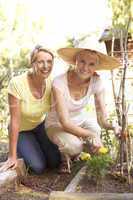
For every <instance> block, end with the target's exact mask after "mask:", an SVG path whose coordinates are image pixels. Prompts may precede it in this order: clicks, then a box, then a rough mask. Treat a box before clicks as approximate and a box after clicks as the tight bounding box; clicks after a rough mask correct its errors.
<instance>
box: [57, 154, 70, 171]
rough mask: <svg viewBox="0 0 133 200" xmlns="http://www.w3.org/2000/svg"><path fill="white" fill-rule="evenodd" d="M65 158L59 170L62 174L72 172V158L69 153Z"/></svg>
mask: <svg viewBox="0 0 133 200" xmlns="http://www.w3.org/2000/svg"><path fill="white" fill-rule="evenodd" d="M65 158H66V159H65V160H63V161H62V163H61V165H60V168H59V171H58V172H59V173H60V174H71V158H70V157H69V156H68V155H67V156H65Z"/></svg>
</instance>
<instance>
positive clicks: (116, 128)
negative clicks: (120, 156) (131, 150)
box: [113, 124, 122, 138]
mask: <svg viewBox="0 0 133 200" xmlns="http://www.w3.org/2000/svg"><path fill="white" fill-rule="evenodd" d="M113 129H114V133H115V135H116V137H118V138H120V136H121V131H122V127H121V126H119V125H118V124H115V125H114V127H113Z"/></svg>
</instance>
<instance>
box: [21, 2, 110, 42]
mask: <svg viewBox="0 0 133 200" xmlns="http://www.w3.org/2000/svg"><path fill="white" fill-rule="evenodd" d="M19 1H20V2H27V4H29V6H30V10H29V14H30V15H31V17H32V18H38V17H40V16H45V18H46V22H45V26H46V35H45V42H47V41H48V43H49V45H52V46H53V45H54V46H57V44H58V45H60V44H62V43H63V42H64V41H65V40H66V37H68V36H70V37H72V36H74V37H80V35H83V34H87V33H90V32H93V31H101V32H102V31H103V29H104V28H105V27H107V26H108V25H110V23H111V20H110V19H111V10H110V9H109V8H108V6H107V4H108V0H37V1H33V0H19Z"/></svg>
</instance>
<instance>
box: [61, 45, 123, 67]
mask: <svg viewBox="0 0 133 200" xmlns="http://www.w3.org/2000/svg"><path fill="white" fill-rule="evenodd" d="M83 50H89V51H91V52H96V54H97V56H98V57H99V64H98V65H97V66H96V70H112V69H115V68H118V67H119V66H120V62H119V61H118V60H117V59H116V58H114V57H111V56H107V55H105V54H103V53H101V52H99V51H96V50H92V49H87V48H60V49H58V51H57V53H58V55H59V56H60V57H61V58H62V59H63V60H64V61H66V62H67V63H69V64H71V65H75V62H76V59H75V58H76V55H77V54H78V53H79V52H81V51H83Z"/></svg>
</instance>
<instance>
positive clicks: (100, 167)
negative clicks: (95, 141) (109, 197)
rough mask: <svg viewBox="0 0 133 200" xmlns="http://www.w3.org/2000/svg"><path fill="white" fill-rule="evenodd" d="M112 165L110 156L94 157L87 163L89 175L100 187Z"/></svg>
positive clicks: (100, 155)
mask: <svg viewBox="0 0 133 200" xmlns="http://www.w3.org/2000/svg"><path fill="white" fill-rule="evenodd" d="M110 164H112V159H111V157H110V155H109V154H99V155H95V156H92V157H91V159H89V160H87V161H86V165H87V174H88V175H89V177H90V178H91V179H92V180H93V181H95V182H96V184H97V185H99V183H101V181H102V180H103V178H104V177H105V175H106V174H107V172H108V168H109V166H110Z"/></svg>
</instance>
